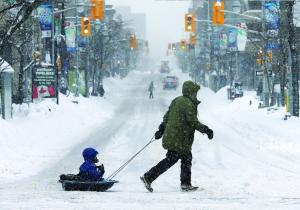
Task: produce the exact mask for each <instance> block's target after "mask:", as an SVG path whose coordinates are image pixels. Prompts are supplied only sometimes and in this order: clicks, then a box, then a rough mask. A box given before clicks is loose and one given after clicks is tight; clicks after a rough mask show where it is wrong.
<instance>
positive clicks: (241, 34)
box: [236, 23, 247, 51]
mask: <svg viewBox="0 0 300 210" xmlns="http://www.w3.org/2000/svg"><path fill="white" fill-rule="evenodd" d="M236 26H237V27H239V28H241V29H237V49H238V51H245V49H246V43H247V25H246V23H238V24H236Z"/></svg>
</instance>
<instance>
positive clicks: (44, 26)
mask: <svg viewBox="0 0 300 210" xmlns="http://www.w3.org/2000/svg"><path fill="white" fill-rule="evenodd" d="M52 10H53V7H52V5H51V4H50V3H49V2H44V3H42V4H41V5H40V6H39V7H38V8H37V13H38V20H39V22H40V27H41V31H42V38H48V37H51V30H52Z"/></svg>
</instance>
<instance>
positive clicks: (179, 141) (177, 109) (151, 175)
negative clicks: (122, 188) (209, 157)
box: [141, 81, 214, 192]
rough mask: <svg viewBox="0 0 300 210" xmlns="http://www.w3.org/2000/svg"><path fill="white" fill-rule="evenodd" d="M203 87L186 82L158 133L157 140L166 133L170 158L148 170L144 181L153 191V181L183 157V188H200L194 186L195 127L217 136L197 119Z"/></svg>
mask: <svg viewBox="0 0 300 210" xmlns="http://www.w3.org/2000/svg"><path fill="white" fill-rule="evenodd" d="M199 90H200V86H199V85H197V84H196V83H194V82H192V81H186V82H184V84H183V87H182V94H183V96H179V97H177V98H175V99H174V100H173V101H172V103H171V105H170V107H169V110H168V111H167V113H166V114H165V115H164V118H163V122H162V123H161V124H160V126H159V130H158V131H157V132H156V133H155V139H160V138H161V137H162V136H163V140H162V145H163V148H164V149H166V150H167V154H166V158H165V159H163V160H162V161H160V162H159V163H158V164H157V165H156V166H154V167H153V168H151V169H150V170H149V171H148V172H146V173H145V174H144V175H143V176H142V177H141V180H142V182H143V183H144V184H145V187H146V188H147V190H148V191H150V192H152V191H153V189H152V187H151V183H152V182H153V181H154V180H155V179H156V178H157V177H159V176H160V175H161V174H163V173H164V172H165V171H167V170H168V169H169V168H171V167H172V166H173V165H174V164H175V163H177V161H178V160H179V159H180V160H181V174H180V181H181V190H183V191H194V190H197V189H198V187H194V186H192V185H191V167H192V152H191V151H192V144H193V141H194V133H195V130H198V131H200V132H201V133H205V134H207V136H208V138H209V139H212V138H213V134H214V133H213V131H212V130H211V129H210V128H208V127H207V126H206V125H204V124H202V123H200V122H199V120H198V118H197V106H198V105H199V103H200V102H199V101H198V100H197V92H198V91H199Z"/></svg>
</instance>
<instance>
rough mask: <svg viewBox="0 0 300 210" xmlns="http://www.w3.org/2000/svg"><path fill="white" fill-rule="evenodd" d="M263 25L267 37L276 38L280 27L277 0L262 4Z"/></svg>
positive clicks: (269, 0)
mask: <svg viewBox="0 0 300 210" xmlns="http://www.w3.org/2000/svg"><path fill="white" fill-rule="evenodd" d="M264 19H265V21H264V24H265V29H266V30H267V35H268V36H269V37H273V38H275V37H277V36H278V32H279V26H280V4H279V0H268V1H265V2H264Z"/></svg>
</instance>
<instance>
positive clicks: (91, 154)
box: [82, 148, 98, 161]
mask: <svg viewBox="0 0 300 210" xmlns="http://www.w3.org/2000/svg"><path fill="white" fill-rule="evenodd" d="M97 155H98V151H97V150H95V149H94V148H86V149H84V150H83V152H82V156H83V158H84V160H90V161H92V160H94V159H95V157H96V156H97Z"/></svg>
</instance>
